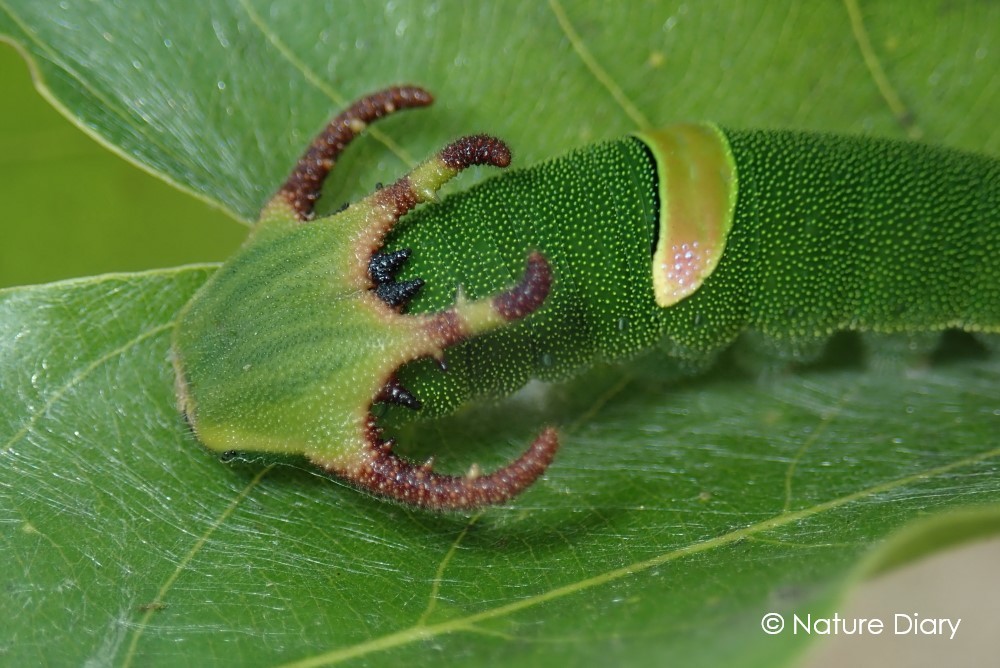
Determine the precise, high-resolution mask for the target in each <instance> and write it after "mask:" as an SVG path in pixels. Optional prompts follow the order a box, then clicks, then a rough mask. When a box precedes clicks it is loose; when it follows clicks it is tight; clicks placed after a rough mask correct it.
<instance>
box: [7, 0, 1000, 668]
mask: <svg viewBox="0 0 1000 668" xmlns="http://www.w3.org/2000/svg"><path fill="white" fill-rule="evenodd" d="M165 4H166V3H157V5H156V7H155V8H153V7H150V6H145V5H144V6H141V7H140V6H139V5H138V4H136V3H128V2H104V3H86V4H84V3H79V4H78V3H70V2H66V3H60V4H59V5H51V6H50V5H49V3H36V2H27V1H26V0H20V1H17V2H15V1H13V0H0V33H5V34H7V35H9V36H10V38H11V39H13V40H14V41H16V42H17V43H18V44H19V45H20V46H21V48H23V49H24V50H25V51H26V52H27V53H28V55H29V56H30V57H31V58H32V60H33V65H34V67H35V68H36V71H37V77H38V81H39V84H40V85H41V86H42V87H43V88H44V89H45V90H46V91H47V93H48V94H49V95H50V96H51V97H52V98H53V99H54V100H56V101H57V104H59V105H60V106H61V107H62V108H63V109H64V110H65V111H66V112H67V113H69V114H71V115H72V116H73V117H75V118H76V119H77V122H78V123H79V124H80V125H81V126H82V127H84V128H85V129H86V130H87V132H88V133H91V134H92V135H94V136H97V137H99V138H100V139H101V141H103V142H104V143H106V144H107V145H109V146H111V147H113V148H114V150H116V151H119V152H120V153H122V154H123V155H125V156H127V157H128V158H129V159H131V160H133V161H136V162H138V163H140V164H142V165H144V166H145V167H146V168H148V169H150V170H152V171H154V172H157V173H160V174H161V175H163V176H164V177H165V178H167V179H168V180H171V181H173V182H175V183H177V184H179V185H181V186H182V187H183V188H185V189H187V190H190V191H192V192H194V193H196V194H198V195H200V196H202V197H205V198H207V199H209V200H211V201H214V202H216V203H218V204H220V205H221V206H223V207H225V208H227V209H228V210H230V211H231V212H232V213H234V215H236V216H238V217H240V218H242V219H244V220H252V219H253V217H254V215H255V212H256V210H257V209H258V208H259V206H260V205H261V203H262V202H263V201H265V200H266V198H267V197H268V196H269V194H270V193H271V192H272V191H273V190H274V188H275V187H276V185H277V184H278V183H279V182H280V181H281V179H282V178H283V176H284V175H285V173H286V172H287V170H288V169H289V167H290V166H291V164H292V163H293V162H294V160H295V157H296V155H297V154H298V153H299V152H300V151H301V150H302V148H303V146H304V144H305V143H306V142H307V141H308V140H309V138H310V137H311V135H312V133H313V132H315V131H316V130H317V129H318V128H319V127H320V126H321V125H322V124H323V122H324V121H325V119H326V118H327V117H328V116H329V115H330V113H331V112H332V111H333V110H334V109H336V108H337V107H339V106H340V105H341V104H342V103H343V102H345V101H346V100H348V99H350V98H353V97H355V96H357V95H358V94H361V93H364V92H368V91H370V90H372V89H374V88H377V87H379V86H382V85H385V84H389V83H394V82H399V81H412V82H415V83H420V84H422V85H425V86H427V87H428V88H430V89H431V90H433V91H434V93H435V94H436V95H437V97H438V100H439V101H438V104H437V105H436V106H435V107H433V108H431V109H430V110H426V111H418V112H409V113H407V114H404V115H400V116H399V117H398V118H396V117H394V118H392V119H389V120H387V121H385V122H384V123H382V124H381V125H380V126H379V128H380V129H381V131H382V133H381V138H382V139H379V137H377V136H370V137H366V138H363V139H361V140H359V142H358V146H357V147H356V148H355V147H352V149H351V151H350V152H349V153H348V155H347V156H346V159H345V160H344V161H343V162H342V164H341V165H340V166H339V168H338V173H337V176H336V178H335V179H334V182H333V183H332V185H331V189H330V192H337V193H338V195H337V196H336V197H333V196H328V197H327V200H326V201H325V206H327V207H328V208H333V207H336V206H337V204H339V202H340V201H342V200H343V199H345V198H348V197H353V196H356V195H358V194H359V193H362V192H366V191H368V190H370V189H371V187H372V184H373V183H374V182H376V181H388V180H391V179H393V178H394V177H396V176H398V174H399V173H400V172H401V171H402V170H403V169H404V166H405V164H407V163H409V162H411V161H412V160H414V159H419V158H420V157H423V156H424V155H427V154H429V153H431V152H432V151H434V150H435V149H437V148H438V147H440V146H441V145H443V144H444V143H445V142H446V141H447V140H449V139H451V138H453V137H455V136H456V135H458V134H463V133H467V132H470V131H478V130H489V131H491V132H494V133H496V134H499V135H502V136H504V137H505V138H507V139H509V140H510V142H511V143H512V145H513V147H514V149H515V151H516V157H515V159H516V161H517V162H518V163H520V164H528V163H530V162H532V161H534V160H537V159H541V158H544V157H548V156H551V155H554V154H556V153H558V152H560V151H563V150H565V149H566V148H569V147H570V146H573V145H578V144H581V143H585V142H589V141H593V140H595V139H598V138H601V137H608V136H614V135H616V134H620V133H622V132H626V131H628V130H631V129H634V128H635V127H637V126H638V125H641V124H644V123H647V122H648V123H650V124H654V125H655V124H660V123H665V122H667V121H669V120H673V119H677V118H702V117H704V118H711V119H715V120H719V121H721V122H724V123H728V124H731V125H739V126H754V125H765V126H794V127H804V128H813V129H831V130H846V131H869V132H877V133H880V134H890V135H900V136H902V135H906V134H913V133H916V132H920V133H922V135H923V136H924V137H926V138H928V139H930V140H932V141H935V142H939V143H946V144H952V145H956V146H962V147H967V148H976V149H979V150H985V151H988V152H993V153H996V152H998V150H1000V129H998V128H997V126H996V124H995V118H997V117H998V116H1000V113H998V112H1000V94H998V92H997V91H1000V86H998V85H997V83H998V77H1000V75H998V72H1000V66H998V65H1000V51H997V50H996V49H995V48H994V47H995V44H996V43H997V38H998V37H1000V35H998V34H997V33H998V32H1000V9H998V8H996V7H995V6H993V5H991V4H988V3H978V4H977V3H966V4H955V3H951V2H943V3H931V2H927V3H911V4H910V5H908V6H907V12H906V13H905V16H904V15H901V13H900V12H899V6H898V5H896V4H894V3H889V2H886V3H878V4H872V5H869V4H867V3H866V4H863V5H862V6H861V7H860V21H859V20H858V19H857V17H855V19H854V21H853V23H852V14H851V10H853V9H854V8H855V3H854V2H851V1H849V2H846V3H845V4H844V5H838V4H836V3H808V4H799V3H791V2H788V3H785V2H771V1H767V2H765V1H763V0H760V1H755V2H752V1H747V2H725V3H722V2H719V3H712V2H705V3H661V4H656V5H650V6H646V5H639V4H622V3H618V4H615V3H585V2H579V3H575V2H574V3H563V4H560V3H558V2H551V3H548V4H542V3H534V2H521V3H514V2H509V3H496V4H494V3H460V2H444V3H438V4H434V5H424V4H422V3H421V4H417V3H387V4H385V5H377V4H361V3H351V4H350V5H345V6H336V7H331V6H330V4H329V3H320V2H301V3H294V4H293V3H288V4H287V5H286V4H277V3H276V4H274V5H271V4H269V3H264V2H252V3H251V2H236V1H224V0H217V1H215V2H209V3H201V4H199V5H198V6H197V8H196V7H195V6H194V5H191V4H188V3H176V5H175V6H173V7H164V5H165ZM883 78H884V81H882V80H883ZM879 82H882V83H881V84H880V83H879ZM886 82H887V83H886ZM387 142H388V144H387ZM464 183H465V184H468V183H469V179H465V181H464ZM66 216H68V217H71V216H72V212H67V213H66ZM210 271H211V269H210V268H206V267H190V268H183V269H177V270H165V271H159V272H149V273H144V274H134V275H111V276H103V277H98V278H94V279H83V280H79V281H72V282H66V283H58V284H53V285H49V286H43V287H35V288H20V289H12V290H7V291H2V292H0V395H2V397H0V413H2V416H3V417H2V419H0V449H2V452H3V457H4V462H3V463H4V466H3V468H2V473H0V521H2V523H3V531H4V535H3V540H4V541H5V544H6V545H7V551H6V557H7V558H6V559H5V560H4V562H3V563H4V566H3V567H0V573H2V575H3V582H4V587H3V589H2V593H0V597H2V601H3V609H4V610H7V611H10V614H9V619H8V620H7V623H6V624H5V625H4V631H3V632H2V633H0V652H2V654H0V656H2V657H3V658H4V660H5V661H6V662H9V663H10V664H12V665H34V664H46V663H48V664H81V663H86V662H89V663H92V664H95V665H104V664H114V665H147V664H162V663H170V664H175V663H178V662H180V661H184V660H187V661H189V662H191V663H193V664H197V665H205V664H223V663H225V664H234V663H235V664H254V665H257V664H274V663H282V662H292V661H302V662H303V663H302V664H301V665H321V664H328V663H335V662H340V661H346V660H348V659H350V658H354V659H358V660H360V662H364V663H365V664H369V665H396V664H399V663H401V662H403V661H406V662H408V663H410V664H413V665H434V664H439V663H441V662H443V661H446V662H448V663H452V664H458V663H469V662H473V661H474V662H475V663H476V664H483V665H509V664H511V663H514V662H521V663H524V664H527V665H542V664H546V665H548V664H552V663H554V662H557V661H559V662H568V663H570V664H578V665H597V664H602V665H603V664H607V663H625V664H633V665H662V664H663V663H666V662H670V661H671V660H672V662H675V663H682V664H685V665H706V666H707V665H726V664H735V663H739V664H742V665H775V664H780V663H787V662H788V661H790V660H791V659H792V658H794V657H795V656H796V655H797V654H798V653H799V651H800V650H801V645H802V644H803V643H804V642H805V641H806V640H808V638H807V637H804V636H802V635H791V634H789V633H787V632H786V633H784V634H781V635H778V636H768V635H765V634H764V633H763V632H762V631H761V630H760V621H761V617H762V616H763V615H764V614H765V613H766V612H770V611H775V612H780V613H784V614H786V616H787V614H788V613H791V612H796V613H799V614H800V615H804V614H805V613H807V612H810V611H812V612H814V613H826V612H829V611H830V610H831V609H832V608H831V606H832V605H833V603H832V601H833V600H835V599H836V598H837V597H838V596H839V595H840V593H841V591H842V587H843V586H844V583H845V582H848V581H851V580H852V579H853V577H854V576H853V575H852V574H853V573H854V572H855V569H857V568H860V567H862V566H859V564H864V563H871V562H867V561H866V560H867V559H875V557H871V556H867V555H869V554H870V553H871V551H872V549H873V546H875V545H877V544H878V543H879V542H880V541H882V540H883V539H884V538H885V537H886V536H888V535H890V534H892V533H893V532H894V531H895V530H896V529H897V528H899V527H902V526H904V525H906V524H908V523H909V522H910V521H912V520H914V519H915V518H919V517H924V516H929V515H935V514H936V513H938V512H940V511H943V510H947V509H952V508H957V507H961V506H966V505H971V504H976V505H985V506H987V507H988V509H989V510H987V511H983V514H982V515H981V516H980V517H981V518H982V519H981V520H980V521H973V522H972V525H971V526H969V527H966V528H965V529H963V530H961V531H956V532H955V533H957V534H962V535H965V536H970V535H982V534H984V533H987V532H989V531H995V521H992V520H990V519H989V518H990V517H991V512H993V511H994V510H995V508H996V507H997V505H998V504H1000V480H998V478H997V475H996V466H997V460H998V459H1000V441H998V438H997V433H1000V432H998V429H997V423H998V420H1000V397H998V395H997V390H996V388H997V387H998V386H1000V382H998V381H1000V359H998V357H997V355H995V354H994V355H992V356H986V355H985V354H983V353H981V351H977V349H976V348H975V347H974V346H968V345H965V344H964V343H962V342H958V343H954V342H949V343H946V345H945V346H944V348H943V350H944V351H946V352H947V353H948V354H946V355H938V356H936V357H934V358H932V359H931V361H930V362H929V363H927V364H924V365H918V364H914V363H908V362H907V360H906V358H902V360H900V359H899V358H895V360H896V361H894V362H888V363H883V362H884V360H885V359H886V358H887V357H888V358H889V359H892V358H891V356H885V357H884V356H883V355H881V354H879V355H876V356H875V358H874V360H873V361H866V360H864V359H862V356H860V355H858V354H857V353H850V352H839V353H836V354H833V355H831V357H830V359H829V360H828V362H827V363H826V364H824V365H821V366H817V367H814V368H810V369H799V370H794V371H788V372H786V373H764V374H752V375H748V374H745V373H741V372H739V371H738V370H737V367H736V366H735V365H734V364H732V360H728V361H724V362H723V363H722V364H720V365H719V366H717V367H716V368H715V369H714V370H713V372H712V373H710V374H708V375H706V376H704V377H701V378H698V379H693V380H686V381H675V380H674V381H672V380H669V379H667V377H666V376H665V375H663V374H661V373H660V372H659V370H658V365H659V360H657V359H656V358H655V356H654V357H650V358H648V359H644V360H640V361H638V362H636V363H632V364H629V365H624V366H622V367H617V368H600V369H596V370H595V371H593V372H591V373H589V374H587V375H586V376H585V377H583V378H581V379H580V380H578V381H576V382H574V383H572V384H570V385H566V386H561V387H557V388H539V387H531V388H529V389H528V391H527V392H525V393H522V394H521V395H519V396H518V397H515V398H513V399H512V400H511V401H509V402H508V403H506V404H502V405H500V406H496V407H480V408H476V409H474V410H473V411H471V412H467V413H463V414H461V415H458V416H455V417H453V418H449V419H447V420H441V421H436V422H433V423H428V424H422V425H421V424H415V425H410V426H408V427H406V429H405V430H404V436H405V437H406V443H407V445H408V446H409V448H410V452H411V454H414V456H416V454H427V453H431V452H433V453H436V454H439V455H440V456H441V460H442V465H443V466H445V467H447V466H450V467H451V468H453V469H456V470H460V469H461V468H462V467H464V466H466V465H468V463H470V462H471V461H480V462H482V464H483V466H484V468H486V467H489V466H491V465H495V464H496V463H498V462H501V461H503V460H505V459H507V458H509V457H510V456H511V455H512V454H513V453H515V452H516V451H518V450H519V449H520V448H521V447H523V445H524V444H525V443H526V442H527V440H528V439H529V438H530V436H531V434H532V433H533V432H534V431H535V430H536V429H537V428H538V426H539V425H541V424H543V423H546V422H549V421H557V422H558V423H560V424H561V425H563V433H564V437H565V438H564V440H565V444H564V447H563V450H562V452H561V454H560V456H559V458H558V459H557V461H556V464H555V465H554V466H553V468H552V469H551V471H550V472H549V474H548V475H547V476H546V478H545V480H543V481H541V482H540V483H539V484H537V485H536V486H535V487H534V488H533V489H531V490H529V492H528V493H526V494H525V495H524V496H523V497H521V498H520V499H518V501H517V502H516V503H515V504H513V505H511V506H510V507H506V508H500V509H492V510H489V511H487V512H484V513H482V514H480V515H477V516H475V517H472V518H468V517H465V516H459V515H449V516H430V515H427V514H425V513H420V512H415V511H411V510H406V509H402V508H398V507H395V506H391V505H388V504H384V503H381V502H377V501H374V500H372V499H369V498H367V497H365V496H363V495H361V494H358V493H357V492H355V491H353V490H351V489H348V488H346V487H344V486H343V485H341V484H339V483H336V482H331V481H329V480H327V479H325V478H323V477H322V476H319V475H316V474H315V473H313V472H312V471H311V470H310V469H309V468H308V467H307V466H306V465H304V464H303V463H302V462H298V461H264V460H261V461H258V460H253V461H238V462H235V463H230V464H222V463H220V462H218V461H217V460H216V459H215V458H214V457H213V456H212V455H210V454H209V453H208V452H206V451H205V450H203V449H201V448H199V447H198V445H197V443H195V442H194V440H193V439H192V438H191V437H190V435H189V434H188V432H187V431H186V429H185V428H184V425H183V422H182V420H181V418H180V417H179V415H178V413H177V411H176V409H175V408H174V406H173V396H172V382H173V380H172V373H171V369H170V364H169V353H168V339H169V328H170V324H171V320H172V318H173V317H174V315H175V314H176V312H177V310H178V309H179V308H180V307H181V305H183V304H184V302H185V301H186V300H187V298H188V297H190V295H191V294H192V293H193V291H194V290H195V289H196V288H197V286H198V285H200V284H201V282H203V281H204V280H205V278H206V277H207V275H208V273H209V272H210ZM911 531H915V532H917V533H918V534H919V532H920V530H919V529H911ZM928 531H931V530H928ZM931 532H932V531H931ZM932 533H933V532H932ZM926 535H931V533H928V534H926ZM950 540H951V539H950V538H949V539H948V540H941V541H936V540H935V541H932V542H936V543H940V542H950ZM910 545H911V547H907V544H906V541H903V540H900V542H898V543H893V547H892V548H891V549H890V550H888V551H887V553H886V555H887V556H886V562H885V563H890V562H891V563H893V564H895V563H901V562H902V561H905V560H906V558H907V557H906V556H905V555H909V558H912V557H914V556H916V555H920V554H925V553H927V552H928V545H927V541H925V540H915V541H911V542H910ZM900 546H902V547H900ZM900 555H904V556H900Z"/></svg>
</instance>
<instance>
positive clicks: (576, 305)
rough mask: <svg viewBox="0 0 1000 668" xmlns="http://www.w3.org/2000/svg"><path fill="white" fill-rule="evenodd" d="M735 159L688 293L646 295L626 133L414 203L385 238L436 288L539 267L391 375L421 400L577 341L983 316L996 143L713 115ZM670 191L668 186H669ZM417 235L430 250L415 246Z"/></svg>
mask: <svg viewBox="0 0 1000 668" xmlns="http://www.w3.org/2000/svg"><path fill="white" fill-rule="evenodd" d="M719 137H720V140H721V141H724V142H726V143H728V144H729V146H730V150H731V157H732V161H733V163H734V165H735V172H736V175H737V177H736V178H737V182H738V191H739V196H738V197H737V201H736V206H735V211H734V214H733V215H734V219H733V222H732V226H731V231H730V233H729V236H728V238H727V240H726V246H725V252H724V254H723V256H722V258H721V261H720V262H719V264H718V266H717V267H716V269H715V270H714V271H713V272H712V273H711V275H710V276H709V277H708V278H707V279H706V280H705V281H704V283H703V285H702V286H701V287H700V289H698V290H697V291H695V292H694V294H692V295H691V296H690V297H687V298H686V299H683V300H681V301H680V302H679V303H677V304H675V305H673V306H670V307H668V308H661V307H659V306H658V305H657V304H656V302H655V301H654V298H653V286H652V278H651V272H650V257H651V248H653V247H654V246H655V244H656V243H657V240H656V239H655V238H654V237H655V232H656V222H655V221H656V217H657V215H658V212H659V210H660V203H659V202H658V199H657V192H656V186H657V178H658V177H663V178H667V179H669V178H670V177H669V175H657V174H656V170H655V169H654V167H653V165H654V160H653V156H652V154H651V151H648V150H647V148H646V146H645V145H644V144H643V143H642V142H641V141H639V140H638V139H635V138H625V139H622V140H619V141H614V142H610V143H605V144H600V145H597V146H593V147H589V148H587V149H584V150H581V151H578V152H576V153H572V154H570V155H567V156H565V157H563V158H559V159H556V160H553V161H551V162H547V163H544V164H541V165H538V166H536V167H533V168H530V169H527V170H523V171H520V172H512V173H509V174H506V175H503V176H501V177H498V178H496V179H493V180H491V181H489V182H487V183H484V184H482V185H480V186H478V187H475V188H472V189H470V190H469V191H467V192H464V193H460V194H458V195H455V196H452V197H450V198H448V199H447V200H445V201H444V202H442V203H441V204H439V205H435V206H433V207H429V208H427V209H424V210H423V211H420V212H417V213H416V215H414V216H413V217H411V219H410V220H409V221H408V222H407V225H406V227H405V228H403V229H400V230H399V233H398V235H397V236H396V237H394V238H393V239H391V246H392V247H397V246H400V247H402V246H406V247H413V248H417V249H428V250H424V251H423V252H419V253H415V256H414V259H413V261H412V262H411V264H410V265H408V267H407V274H408V275H414V276H420V277H421V278H423V279H424V280H425V281H426V282H427V285H428V290H427V291H425V293H424V294H423V295H422V296H421V298H420V299H419V300H417V301H415V302H414V306H415V307H417V308H419V307H424V308H426V307H428V306H436V307H440V306H441V305H443V304H444V303H447V298H448V297H447V292H441V291H440V290H434V289H433V288H434V287H437V288H441V287H442V286H445V287H446V286H452V285H456V284H462V285H463V286H464V287H465V289H466V291H467V293H468V294H470V295H473V296H476V295H480V294H488V293H489V292H490V291H492V290H495V289H497V287H499V286H502V285H504V284H505V283H506V282H509V281H510V278H511V277H512V276H516V275H517V271H518V267H519V263H520V260H521V258H523V255H524V252H525V250H526V249H529V248H538V249H539V250H541V251H542V252H544V253H545V254H546V256H547V257H549V258H550V260H551V261H552V264H553V267H554V271H555V282H554V286H553V292H552V295H551V296H550V297H549V300H548V302H547V303H546V305H545V306H544V307H543V308H542V309H541V310H540V311H539V312H538V313H536V314H534V315H533V316H532V318H531V319H530V321H529V322H525V323H521V324H518V325H516V326H512V327H509V328H506V329H504V330H502V331H498V332H495V333H492V334H490V335H489V336H486V337H482V338H479V339H476V340H472V341H469V342H466V343H465V344H463V346H461V349H460V350H458V351H455V352H454V353H451V354H450V355H449V363H450V365H451V368H452V370H453V372H452V373H449V374H448V375H447V376H441V375H434V374H430V373H428V369H427V367H426V365H420V364H416V365H412V366H411V367H409V368H408V369H404V372H403V373H402V374H401V377H402V378H404V382H405V383H406V384H407V385H408V386H412V387H413V388H414V389H415V390H418V391H419V393H420V394H421V396H422V397H423V398H424V399H425V404H426V405H427V406H428V408H429V410H430V411H436V410H441V411H445V410H448V409H450V408H451V407H453V406H454V405H455V404H457V403H459V402H460V401H462V400H465V399H467V398H468V397H470V396H476V395H479V394H504V393H507V392H510V391H511V390H513V389H516V388H517V387H519V386H520V385H522V384H523V383H524V382H525V381H526V380H527V379H528V378H530V377H540V378H543V379H558V378H564V377H566V376H568V375H570V374H572V373H573V372H574V371H576V370H578V369H579V368H581V367H583V366H585V365H587V364H588V363H590V362H592V361H593V360H595V359H598V358H601V359H615V358H620V357H624V356H628V355H630V354H634V353H635V352H637V351H639V350H641V349H644V348H647V347H650V346H653V345H661V346H663V347H664V348H665V350H666V351H667V352H668V354H671V355H674V356H677V357H681V358H684V359H689V360H694V361H697V360H704V359H706V358H708V357H710V356H711V355H713V354H715V353H716V352H718V351H719V350H721V349H723V348H725V347H726V346H728V345H729V344H731V343H732V342H733V341H734V340H735V339H736V338H737V336H739V335H740V334H742V333H747V332H749V333H752V332H757V333H759V334H760V335H761V339H762V340H763V341H764V342H765V343H767V344H769V345H773V346H774V347H775V349H776V350H777V351H780V352H782V353H784V354H794V353H796V352H798V351H813V350H815V349H816V348H817V347H818V346H819V345H820V344H822V342H823V341H825V340H826V339H827V338H828V337H829V335H830V334H831V333H833V332H835V331H838V330H843V329H853V330H861V331H877V332H922V331H937V330H941V329H945V328H949V327H957V328H962V329H966V330H970V331H982V332H997V331H1000V161H998V160H996V159H993V158H989V157H986V156H982V155H975V154H970V153H964V152H959V151H955V150H951V149H946V148H941V147H934V146H928V145H922V144H915V143H909V142H900V141H890V140H881V139H872V138H862V137H844V136H833V135H821V134H808V133H795V132H787V131H766V132H765V131H735V130H722V131H721V133H720V134H719ZM681 196H684V195H681ZM429 249H433V251H431V250H429Z"/></svg>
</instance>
